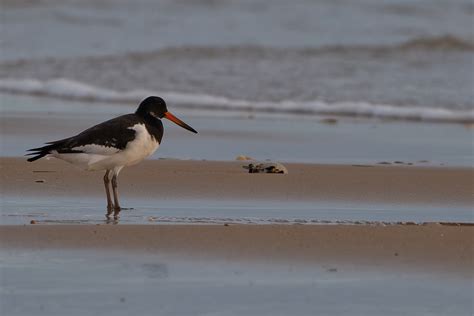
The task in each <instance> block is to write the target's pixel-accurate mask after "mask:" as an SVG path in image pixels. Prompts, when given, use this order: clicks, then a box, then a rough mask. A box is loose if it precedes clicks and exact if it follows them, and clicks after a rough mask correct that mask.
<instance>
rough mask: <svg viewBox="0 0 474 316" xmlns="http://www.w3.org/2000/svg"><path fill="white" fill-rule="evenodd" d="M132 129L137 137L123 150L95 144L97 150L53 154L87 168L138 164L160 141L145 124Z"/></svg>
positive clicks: (108, 167)
mask: <svg viewBox="0 0 474 316" xmlns="http://www.w3.org/2000/svg"><path fill="white" fill-rule="evenodd" d="M130 129H134V130H135V132H136V133H135V139H134V140H133V141H130V142H129V143H128V144H127V147H125V149H123V150H117V149H115V150H114V149H113V148H112V147H105V146H98V145H93V146H96V148H95V150H93V149H90V150H88V151H89V152H85V153H70V154H58V153H54V154H53V156H55V157H56V158H59V159H62V160H65V161H67V162H70V163H72V164H75V165H77V166H79V167H82V168H84V169H86V170H112V169H115V168H119V167H120V168H121V167H124V166H131V165H134V164H137V163H139V162H140V161H142V160H143V159H145V158H147V157H149V156H150V155H152V154H153V153H154V152H155V151H156V150H157V149H158V147H159V143H158V142H157V141H156V140H155V139H154V138H152V137H151V135H150V134H149V133H148V131H147V130H146V127H145V126H144V125H143V124H136V125H134V126H132V127H130ZM99 147H102V148H99Z"/></svg>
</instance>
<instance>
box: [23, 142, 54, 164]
mask: <svg viewBox="0 0 474 316" xmlns="http://www.w3.org/2000/svg"><path fill="white" fill-rule="evenodd" d="M61 143H62V141H56V142H50V143H46V144H48V145H46V146H43V147H38V148H32V149H28V150H27V151H31V152H30V153H27V154H26V155H25V156H34V157H31V158H28V159H27V161H29V162H33V161H35V160H38V159H40V158H43V157H44V156H46V155H49V154H50V153H51V151H52V150H56V149H58V148H59V147H61V145H60V144H61Z"/></svg>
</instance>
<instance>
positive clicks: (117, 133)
mask: <svg viewBox="0 0 474 316" xmlns="http://www.w3.org/2000/svg"><path fill="white" fill-rule="evenodd" d="M139 123H143V122H142V121H141V119H140V118H139V117H137V116H136V115H134V114H128V115H123V116H119V117H116V118H114V119H111V120H109V121H106V122H103V123H100V124H98V125H95V126H93V127H91V128H89V129H86V130H85V131H83V132H81V133H79V134H77V135H76V136H72V137H69V138H65V139H61V140H57V141H53V142H47V143H46V144H47V145H46V146H43V147H38V148H32V149H29V150H28V151H30V152H31V153H28V154H27V155H33V156H34V157H31V158H29V159H28V161H35V160H37V159H40V158H42V157H44V156H46V155H48V154H50V153H51V152H52V151H57V152H58V153H62V154H67V153H94V154H99V155H111V154H114V153H116V152H119V151H121V150H123V149H125V147H127V144H128V143H129V142H130V141H132V140H133V139H134V138H135V130H133V129H131V128H130V127H131V126H133V125H135V124H139Z"/></svg>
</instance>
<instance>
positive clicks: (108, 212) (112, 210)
mask: <svg viewBox="0 0 474 316" xmlns="http://www.w3.org/2000/svg"><path fill="white" fill-rule="evenodd" d="M114 209H115V207H114V205H113V204H109V205H107V213H106V214H105V217H106V218H107V219H110V218H111V216H112V213H113V212H114Z"/></svg>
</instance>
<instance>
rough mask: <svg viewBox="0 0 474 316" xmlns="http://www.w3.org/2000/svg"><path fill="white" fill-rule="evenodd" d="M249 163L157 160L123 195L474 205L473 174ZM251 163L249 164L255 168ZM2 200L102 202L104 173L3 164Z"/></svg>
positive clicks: (61, 165) (125, 178) (128, 175)
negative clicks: (258, 170)
mask: <svg viewBox="0 0 474 316" xmlns="http://www.w3.org/2000/svg"><path fill="white" fill-rule="evenodd" d="M245 163H246V162H212V161H181V160H152V161H144V162H143V163H141V164H139V165H137V166H133V167H130V168H125V169H124V170H123V171H122V173H121V174H120V178H119V189H120V192H121V195H122V197H124V196H129V197H134V198H138V197H145V198H146V197H148V198H152V197H153V198H160V199H164V200H166V199H213V200H220V199H235V200H248V199H255V200H268V201H289V202H291V201H295V202H299V201H307V202H311V201H328V200H332V201H349V202H367V203H369V202H370V203H376V202H385V203H395V204H404V203H415V204H426V205H438V206H440V205H441V206H443V205H445V206H447V207H451V206H453V205H464V206H466V205H472V203H473V195H472V193H473V192H472V179H473V176H474V169H472V168H440V167H418V166H398V165H392V166H383V165H317V164H297V163H288V164H285V165H286V166H287V168H288V170H289V174H288V175H278V174H248V173H247V171H246V170H245V169H243V168H242V166H243V165H244V164H245ZM247 163H248V162H247ZM0 170H1V173H0V184H1V188H2V194H4V195H11V196H38V197H54V198H60V197H69V196H71V194H73V195H74V196H76V197H80V196H85V197H91V196H96V197H102V196H103V195H104V192H103V191H104V188H103V183H102V172H85V171H82V170H80V169H76V168H74V167H71V165H69V164H67V163H65V162H62V161H59V160H56V159H51V160H44V159H43V160H40V161H37V162H35V163H28V162H26V160H25V159H24V158H0Z"/></svg>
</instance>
